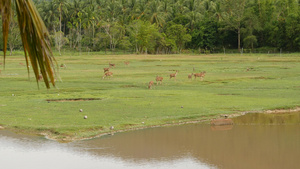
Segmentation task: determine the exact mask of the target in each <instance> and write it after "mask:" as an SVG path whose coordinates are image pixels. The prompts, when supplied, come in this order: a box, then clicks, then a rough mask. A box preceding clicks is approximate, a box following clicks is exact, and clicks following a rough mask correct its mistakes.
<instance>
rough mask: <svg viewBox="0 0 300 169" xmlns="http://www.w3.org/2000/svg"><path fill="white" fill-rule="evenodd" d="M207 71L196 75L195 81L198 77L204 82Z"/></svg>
mask: <svg viewBox="0 0 300 169" xmlns="http://www.w3.org/2000/svg"><path fill="white" fill-rule="evenodd" d="M205 73H206V72H205V71H203V72H201V73H195V74H194V76H195V79H196V78H197V77H200V78H201V81H202V80H203V78H204V76H205Z"/></svg>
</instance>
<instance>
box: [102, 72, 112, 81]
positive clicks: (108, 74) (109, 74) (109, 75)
mask: <svg viewBox="0 0 300 169" xmlns="http://www.w3.org/2000/svg"><path fill="white" fill-rule="evenodd" d="M105 77H113V72H106V73H105V74H104V75H103V77H102V79H104V78H105Z"/></svg>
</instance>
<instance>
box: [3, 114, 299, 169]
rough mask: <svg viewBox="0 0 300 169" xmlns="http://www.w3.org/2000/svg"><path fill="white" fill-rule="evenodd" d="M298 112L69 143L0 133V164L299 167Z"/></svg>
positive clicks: (9, 166)
mask: <svg viewBox="0 0 300 169" xmlns="http://www.w3.org/2000/svg"><path fill="white" fill-rule="evenodd" d="M299 114H300V113H298V114H297V113H295V114H290V115H281V114H278V115H275V116H276V117H275V116H274V115H270V116H271V119H273V121H272V125H266V123H262V122H266V121H270V119H268V118H267V117H266V116H269V115H266V116H265V115H261V114H260V115H257V114H249V115H247V116H244V117H239V118H238V119H233V120H234V123H235V124H234V125H233V126H230V129H227V130H212V128H211V126H210V125H209V124H191V125H184V126H177V127H165V128H153V129H146V130H140V131H133V132H126V133H118V134H115V135H114V136H106V137H102V138H97V139H92V140H86V141H78V142H73V143H68V144H59V143H56V142H54V141H49V140H45V139H41V138H37V137H28V136H26V137H25V136H21V138H22V139H20V138H19V137H20V136H19V135H14V134H12V133H5V131H0V155H1V158H0V164H1V165H2V164H4V166H8V167H6V168H20V165H21V166H22V168H99V167H101V168H121V169H123V168H186V167H189V168H197V169H198V168H214V167H215V168H225V169H226V168H228V169H241V168H243V169H248V168H249V169H250V168H251V169H253V168H256V169H259V168H262V169H268V168H272V169H277V168H278V169H279V168H280V169H281V168H298V158H299V157H300V122H299V119H300V118H299V117H300V116H299ZM279 116H280V117H279ZM291 116H292V117H291ZM297 118H298V119H297ZM274 119H277V120H274ZM287 119H290V120H287ZM295 119H296V120H295ZM257 121H260V122H259V124H258V123H256V122H257ZM283 121H284V122H285V123H288V124H283V123H282V122H283ZM275 122H276V123H275ZM249 124H250V125H249ZM262 124H263V125H262ZM278 124H280V125H278ZM3 157H4V158H3ZM6 160H8V161H10V162H6ZM15 161H18V163H15ZM38 164H39V165H38ZM2 166H3V165H2ZM16 166H19V167H16ZM24 166H25V167H24ZM27 166H28V167H27ZM37 166H38V167H37ZM41 166H42V167H41Z"/></svg>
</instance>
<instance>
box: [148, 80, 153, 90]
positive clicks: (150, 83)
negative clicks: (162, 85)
mask: <svg viewBox="0 0 300 169" xmlns="http://www.w3.org/2000/svg"><path fill="white" fill-rule="evenodd" d="M153 83H154V82H153V81H150V82H149V85H148V89H152V86H153Z"/></svg>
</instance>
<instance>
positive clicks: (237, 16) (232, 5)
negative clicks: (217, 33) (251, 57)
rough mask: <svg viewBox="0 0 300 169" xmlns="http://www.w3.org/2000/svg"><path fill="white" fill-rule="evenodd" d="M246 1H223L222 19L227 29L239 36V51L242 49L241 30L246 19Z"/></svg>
mask: <svg viewBox="0 0 300 169" xmlns="http://www.w3.org/2000/svg"><path fill="white" fill-rule="evenodd" d="M246 2H247V1H246V0H222V7H223V13H222V18H223V21H224V23H225V24H226V29H233V30H235V31H236V33H237V35H238V39H237V43H238V50H239V51H240V49H241V28H242V22H243V19H244V13H245V6H246Z"/></svg>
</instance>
